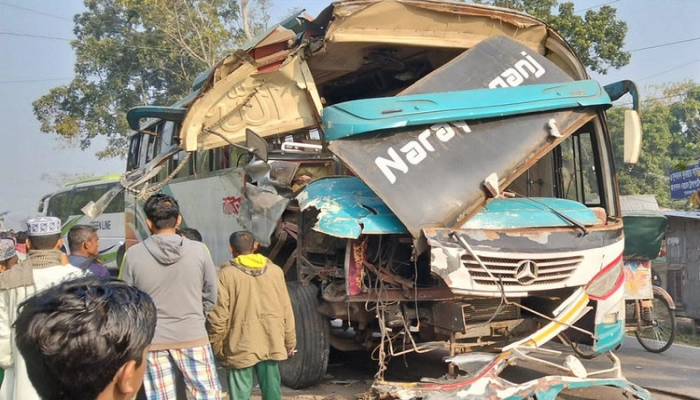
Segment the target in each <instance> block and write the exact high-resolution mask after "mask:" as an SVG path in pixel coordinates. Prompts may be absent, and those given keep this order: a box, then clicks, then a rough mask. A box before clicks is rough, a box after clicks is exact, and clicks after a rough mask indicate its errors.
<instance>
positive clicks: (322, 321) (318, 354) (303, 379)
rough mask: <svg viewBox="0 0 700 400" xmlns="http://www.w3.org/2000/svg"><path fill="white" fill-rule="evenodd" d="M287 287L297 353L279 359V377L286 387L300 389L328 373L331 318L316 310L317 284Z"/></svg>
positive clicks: (296, 283) (289, 284)
mask: <svg viewBox="0 0 700 400" xmlns="http://www.w3.org/2000/svg"><path fill="white" fill-rule="evenodd" d="M287 290H288V291H289V298H290V299H291V301H292V309H293V310H294V322H295V327H296V335H297V346H296V350H297V352H296V353H295V354H294V356H293V357H290V358H288V359H287V360H285V361H282V362H280V364H279V368H280V376H281V377H282V384H284V385H285V386H287V387H289V388H292V389H301V388H305V387H309V386H313V385H316V384H317V383H319V382H320V381H321V379H323V376H324V375H325V374H326V368H327V367H328V355H329V352H330V342H329V335H330V331H329V329H330V327H329V322H328V319H327V318H326V317H325V316H323V315H321V314H320V313H319V312H318V311H317V309H318V307H319V305H320V300H319V289H318V287H317V286H316V285H314V284H309V285H307V286H304V285H302V284H301V283H300V282H288V283H287Z"/></svg>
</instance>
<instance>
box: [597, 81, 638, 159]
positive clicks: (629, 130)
mask: <svg viewBox="0 0 700 400" xmlns="http://www.w3.org/2000/svg"><path fill="white" fill-rule="evenodd" d="M603 89H605V91H606V92H607V93H608V96H610V100H612V101H615V100H617V99H619V98H620V97H622V96H624V95H625V94H627V93H629V94H630V95H631V96H632V109H631V110H625V137H624V143H625V144H624V150H623V159H624V162H625V164H636V163H637V161H638V160H639V153H641V151H642V120H641V118H640V114H639V112H640V111H639V91H638V90H637V85H635V83H634V82H632V81H628V80H624V81H619V82H615V83H611V84H609V85H605V86H604V87H603Z"/></svg>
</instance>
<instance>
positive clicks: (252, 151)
mask: <svg viewBox="0 0 700 400" xmlns="http://www.w3.org/2000/svg"><path fill="white" fill-rule="evenodd" d="M205 132H206V133H209V134H211V135H216V136H218V137H220V138H221V139H222V140H223V141H224V142H226V143H228V144H230V145H231V146H233V147H235V148H237V149H241V150H244V151H247V152H249V153H254V152H255V150H256V149H255V147H245V146H243V145H240V144H238V143H233V141H231V139H229V138H227V137H226V136H224V135H222V134H220V133H219V132H217V131H214V130H211V129H206V130H205Z"/></svg>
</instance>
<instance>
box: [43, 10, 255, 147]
mask: <svg viewBox="0 0 700 400" xmlns="http://www.w3.org/2000/svg"><path fill="white" fill-rule="evenodd" d="M250 3H251V4H248V5H247V6H248V8H249V9H250V10H249V11H247V12H248V15H249V16H251V17H252V19H250V18H249V21H248V22H249V23H248V25H249V27H246V28H244V27H243V26H242V25H241V24H240V23H239V18H238V17H239V7H238V2H237V0H85V8H86V11H85V12H83V13H82V14H79V15H76V16H75V18H74V21H75V28H74V33H75V35H76V37H77V39H76V40H74V41H73V42H72V43H71V46H72V47H73V49H74V50H75V53H76V62H75V73H76V75H75V78H74V79H73V81H72V82H70V83H69V84H67V85H65V86H59V87H55V88H53V89H51V90H50V91H49V93H48V94H46V95H44V96H42V97H41V98H39V99H38V100H36V101H35V102H34V103H33V108H34V114H35V115H36V117H37V119H38V120H39V122H40V123H41V128H40V129H41V131H42V132H45V133H55V134H57V135H59V136H60V137H63V138H65V139H68V140H70V141H74V142H78V143H79V145H80V147H81V148H82V149H86V148H88V147H89V146H90V144H91V142H92V140H93V139H94V138H96V137H98V136H104V137H105V138H106V139H107V146H106V148H105V149H103V150H100V151H99V152H98V153H97V156H98V158H104V157H112V156H123V155H124V154H125V152H126V136H127V135H128V133H129V128H128V126H127V123H126V118H125V112H126V111H127V110H129V109H130V108H131V107H134V106H137V105H147V104H161V105H169V104H172V103H174V102H175V101H176V100H178V99H180V98H182V97H183V96H185V95H187V94H188V93H189V92H190V91H191V84H192V82H193V80H194V78H195V77H196V76H197V75H198V74H200V73H201V72H203V71H205V70H206V69H208V68H211V67H212V66H213V65H214V64H215V63H216V62H217V61H218V60H219V59H220V58H221V57H222V56H223V55H224V54H225V53H226V52H227V51H228V50H231V49H233V48H235V47H237V46H236V45H237V44H240V42H241V41H242V40H244V36H245V35H244V32H246V31H247V32H249V33H252V34H255V33H257V32H258V31H260V30H261V29H263V28H264V24H265V23H266V20H265V18H266V16H267V4H268V2H267V0H250ZM253 3H255V4H253ZM256 7H257V8H256Z"/></svg>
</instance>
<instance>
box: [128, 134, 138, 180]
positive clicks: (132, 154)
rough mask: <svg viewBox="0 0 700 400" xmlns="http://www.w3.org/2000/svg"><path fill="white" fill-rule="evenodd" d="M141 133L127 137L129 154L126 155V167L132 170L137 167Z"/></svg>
mask: <svg viewBox="0 0 700 400" xmlns="http://www.w3.org/2000/svg"><path fill="white" fill-rule="evenodd" d="M140 144H141V135H139V134H135V135H132V136H131V137H130V138H129V155H128V156H127V161H126V169H127V171H132V170H134V169H136V168H138V167H139V148H140V147H139V145H140Z"/></svg>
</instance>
